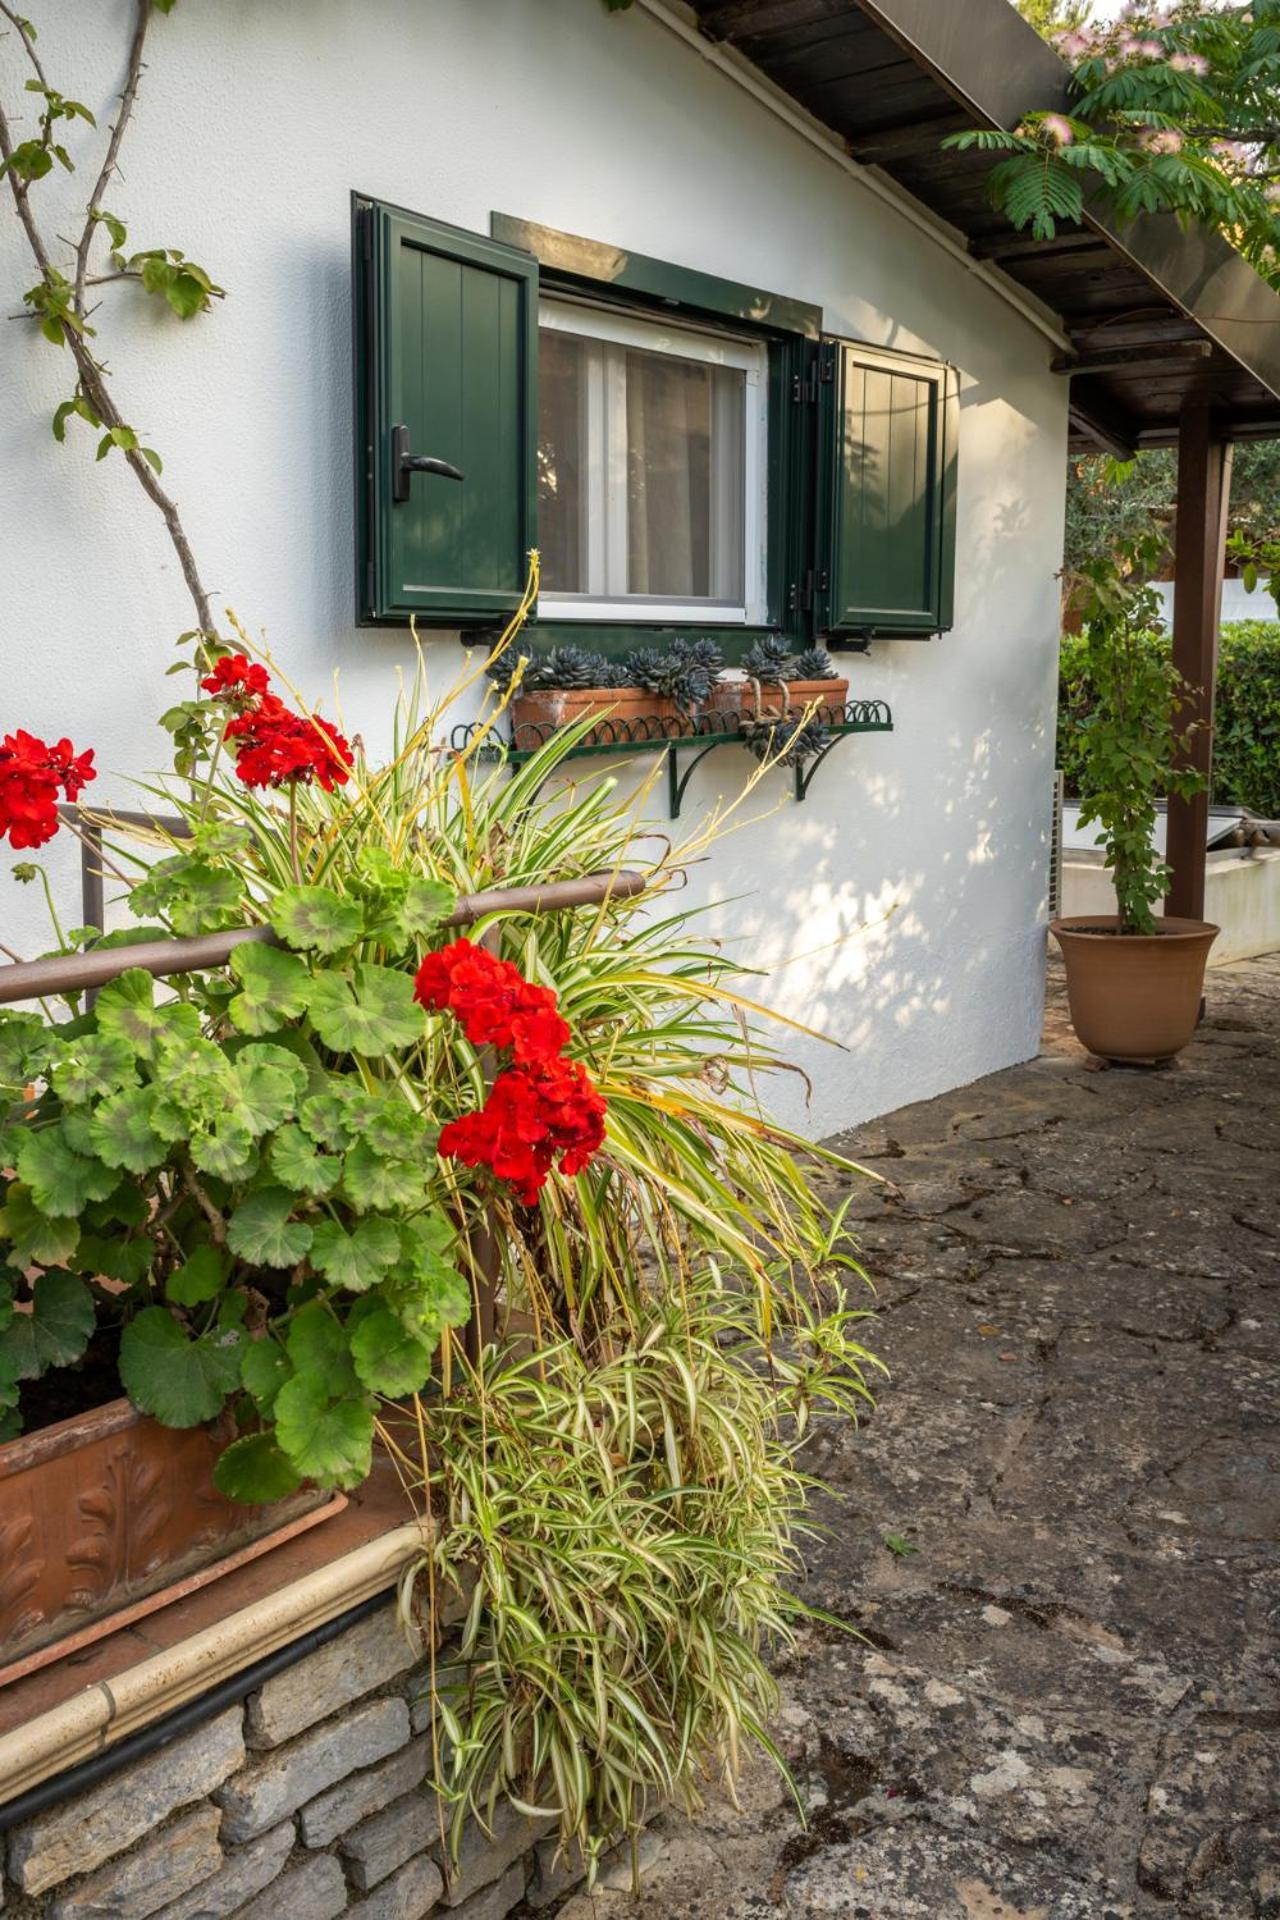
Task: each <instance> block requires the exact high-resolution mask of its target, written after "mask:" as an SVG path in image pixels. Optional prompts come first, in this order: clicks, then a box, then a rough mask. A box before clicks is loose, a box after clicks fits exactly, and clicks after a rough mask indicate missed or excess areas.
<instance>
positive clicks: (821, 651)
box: [788, 647, 840, 680]
mask: <svg viewBox="0 0 1280 1920" xmlns="http://www.w3.org/2000/svg"><path fill="white" fill-rule="evenodd" d="M788 664H789V666H790V668H791V677H792V679H795V680H838V679H839V678H840V669H839V668H838V667H837V665H836V663H835V661H834V660H833V659H832V658H831V655H830V654H829V653H828V652H827V650H826V648H825V647H808V648H806V649H805V651H804V652H803V653H797V654H796V655H795V656H794V658H793V659H792V660H791V661H790V662H789V663H788Z"/></svg>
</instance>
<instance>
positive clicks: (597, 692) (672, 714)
mask: <svg viewBox="0 0 1280 1920" xmlns="http://www.w3.org/2000/svg"><path fill="white" fill-rule="evenodd" d="M586 713H600V714H601V715H602V718H601V722H600V725H599V726H598V727H592V729H591V731H590V732H589V733H588V734H587V735H586V736H585V738H584V739H583V742H582V744H583V746H603V745H605V744H606V743H607V742H610V741H614V740H627V739H632V738H634V739H637V740H645V739H654V740H661V739H664V738H666V737H668V736H669V735H671V734H679V733H689V732H691V731H692V728H691V727H690V724H689V721H688V719H687V717H685V716H684V715H682V714H681V712H680V709H679V708H678V707H677V705H676V703H675V701H674V700H663V699H660V698H659V697H658V696H657V695H656V694H652V693H645V692H644V690H643V689H642V688H640V687H572V688H570V687H538V688H536V689H535V690H534V691H533V692H532V693H519V694H517V695H516V697H515V699H514V700H513V701H512V703H511V726H512V738H513V740H514V743H515V745H516V746H517V747H518V748H522V749H528V748H531V747H540V746H542V745H543V743H544V742H545V741H547V740H549V739H550V738H551V736H552V734H553V733H554V732H555V731H556V729H557V728H558V727H565V726H568V725H569V723H570V721H573V720H578V719H580V718H581V717H582V715H583V714H586Z"/></svg>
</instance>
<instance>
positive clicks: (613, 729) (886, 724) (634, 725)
mask: <svg viewBox="0 0 1280 1920" xmlns="http://www.w3.org/2000/svg"><path fill="white" fill-rule="evenodd" d="M802 711H803V709H800V708H793V709H791V710H789V712H788V715H787V718H789V719H798V718H799V717H800V713H801V712H802ZM758 717H759V716H758V715H757V714H756V713H755V712H750V713H748V712H728V713H704V714H701V715H700V716H699V717H698V719H696V720H689V721H680V720H667V719H660V718H658V717H657V716H656V715H655V716H652V717H650V716H641V717H640V718H639V719H635V720H610V719H607V718H606V719H603V720H600V721H598V722H597V723H596V725H595V726H594V727H593V728H592V730H591V734H590V735H588V738H587V741H586V742H585V743H584V744H583V745H581V746H577V747H572V748H571V749H570V751H569V752H568V753H567V754H566V755H565V758H566V759H567V760H585V759H588V758H591V759H595V758H599V757H602V756H605V755H609V754H624V753H636V752H641V753H644V752H652V753H665V754H666V756H667V800H668V808H669V812H670V817H671V818H672V819H673V820H678V819H679V818H680V808H681V805H682V804H683V801H684V796H685V793H686V791H687V789H688V786H689V781H690V780H691V779H692V777H693V773H694V769H695V768H696V767H697V766H698V765H699V764H700V763H701V762H702V761H703V760H705V759H706V757H707V755H708V754H709V753H710V752H712V750H713V749H714V748H716V747H728V746H743V745H745V744H746V739H747V732H746V727H747V723H748V722H752V721H755V720H756V719H757V718H758ZM765 717H766V718H768V717H770V716H765ZM810 718H811V719H813V720H815V721H816V722H817V724H818V725H819V726H820V727H821V728H822V730H823V733H824V734H825V735H826V736H827V738H826V740H825V742H824V744H823V745H822V747H821V748H820V749H819V751H818V752H817V753H816V754H814V755H812V756H811V757H810V759H809V760H808V761H807V762H806V761H797V762H796V763H795V765H794V766H793V767H792V769H791V772H792V776H793V779H794V783H795V796H796V799H797V800H804V799H805V798H806V797H807V795H808V792H809V788H810V786H811V785H812V784H813V776H814V775H815V773H817V771H818V768H819V767H820V766H821V765H822V763H823V761H824V760H825V759H826V758H827V755H828V754H829V753H831V752H832V751H833V749H834V748H835V747H837V746H838V745H839V744H840V742H841V740H843V739H846V738H847V737H848V735H849V734H851V733H892V732H893V715H892V713H891V712H890V710H889V704H888V702H887V701H885V700H850V701H849V702H848V703H847V704H846V705H844V706H840V707H817V708H815V709H814V712H813V713H812V715H811V716H810ZM481 724H482V723H480V722H476V723H474V724H472V725H470V726H462V727H455V728H454V729H453V734H452V736H451V742H450V744H451V745H452V746H453V747H454V749H455V750H457V751H459V752H460V751H461V750H462V749H463V748H465V747H466V746H468V745H469V744H470V741H471V739H472V737H473V736H474V735H475V733H476V732H477V731H478V730H479V727H480V725H481ZM515 731H516V733H517V734H518V736H519V738H520V741H521V744H520V745H519V746H517V745H516V744H515V741H514V739H512V740H508V741H504V742H503V743H502V745H501V747H498V746H494V747H490V748H482V749H481V752H482V753H483V754H484V755H485V757H487V758H494V759H496V758H497V757H498V755H499V753H504V754H505V755H506V758H507V761H508V764H509V765H511V766H523V765H524V763H525V762H526V761H527V760H532V758H533V757H534V755H535V754H536V753H537V752H539V751H540V749H541V748H542V747H544V746H545V745H546V744H547V741H548V740H550V739H552V738H553V736H554V735H555V734H556V733H557V732H559V731H560V729H559V728H557V727H553V726H544V725H541V724H538V725H531V724H529V723H527V722H526V723H524V724H522V725H521V726H519V727H518V728H517V729H516V730H515ZM526 743H527V744H526ZM682 758H683V761H684V766H683V769H682V768H681V764H680V763H681V760H682Z"/></svg>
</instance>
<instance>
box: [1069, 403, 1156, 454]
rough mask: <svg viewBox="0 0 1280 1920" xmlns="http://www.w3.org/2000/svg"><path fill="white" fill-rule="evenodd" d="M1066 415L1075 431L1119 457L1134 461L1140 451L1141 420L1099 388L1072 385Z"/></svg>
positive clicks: (1105, 451)
mask: <svg viewBox="0 0 1280 1920" xmlns="http://www.w3.org/2000/svg"><path fill="white" fill-rule="evenodd" d="M1067 417H1068V420H1069V421H1070V425H1071V430H1072V432H1073V433H1077V434H1083V435H1084V437H1085V438H1086V439H1087V440H1091V441H1092V442H1093V444H1094V445H1095V446H1096V447H1100V448H1101V449H1102V451H1103V452H1104V453H1109V454H1111V455H1113V456H1114V458H1115V459H1117V460H1132V459H1133V456H1134V454H1135V453H1136V452H1137V451H1138V431H1139V429H1138V423H1137V421H1136V420H1133V419H1131V418H1130V416H1129V415H1128V414H1127V413H1126V412H1125V411H1124V409H1123V408H1122V407H1117V406H1116V404H1115V402H1114V401H1113V400H1111V399H1109V398H1108V397H1107V396H1106V395H1105V394H1102V393H1100V392H1098V391H1097V389H1095V388H1092V387H1089V386H1087V385H1086V386H1085V387H1072V388H1071V390H1070V399H1069V400H1068V402H1067Z"/></svg>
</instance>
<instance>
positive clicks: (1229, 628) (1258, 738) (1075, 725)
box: [1058, 620, 1280, 820]
mask: <svg viewBox="0 0 1280 1920" xmlns="http://www.w3.org/2000/svg"><path fill="white" fill-rule="evenodd" d="M1153 644H1157V645H1160V646H1162V647H1167V646H1168V645H1169V636H1168V635H1167V634H1162V635H1161V636H1159V639H1158V640H1156V641H1154V642H1153ZM1082 651H1083V643H1082V642H1081V640H1080V638H1079V636H1078V635H1076V634H1071V633H1064V634H1063V636H1062V658H1061V669H1060V671H1061V679H1060V683H1059V689H1058V765H1059V766H1060V767H1061V768H1062V770H1063V772H1064V774H1065V775H1066V783H1067V792H1068V793H1069V794H1075V793H1077V792H1078V791H1079V787H1078V778H1079V771H1080V752H1079V745H1078V735H1079V723H1080V719H1081V717H1082V716H1083V714H1084V713H1086V712H1087V711H1088V706H1089V701H1088V693H1087V689H1085V688H1084V687H1082V686H1079V685H1078V684H1077V681H1078V678H1079V674H1080V670H1081V654H1082ZM1213 798H1214V799H1215V800H1220V801H1223V802H1226V803H1234V804H1236V805H1238V806H1242V807H1250V808H1251V809H1252V810H1253V812H1254V813H1260V814H1262V815H1263V816H1264V817H1265V818H1267V819H1269V820H1276V819H1280V622H1277V621H1274V620H1236V621H1232V622H1230V623H1229V624H1227V625H1226V626H1224V627H1223V629H1222V638H1221V643H1220V648H1219V655H1218V701H1217V712H1216V730H1215V737H1214V748H1213Z"/></svg>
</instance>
